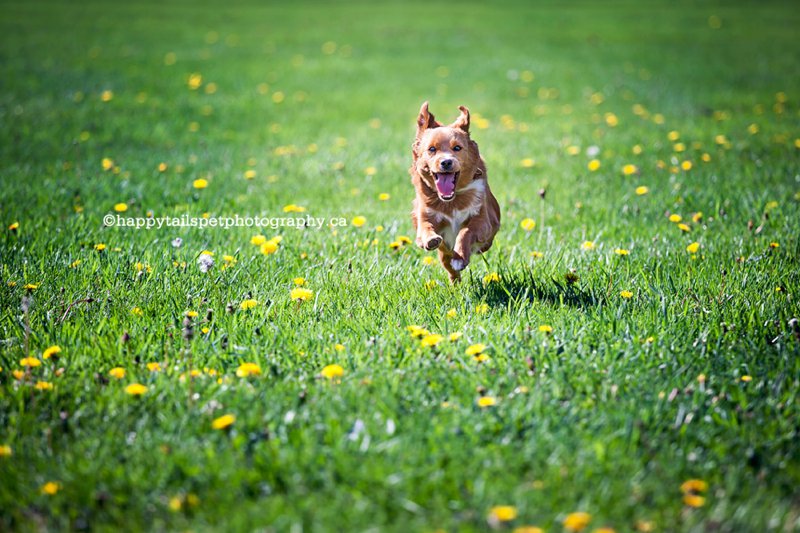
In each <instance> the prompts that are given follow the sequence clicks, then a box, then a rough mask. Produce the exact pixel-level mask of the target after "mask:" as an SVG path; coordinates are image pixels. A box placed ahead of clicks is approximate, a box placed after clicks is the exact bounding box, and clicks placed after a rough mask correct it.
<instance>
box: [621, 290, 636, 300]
mask: <svg viewBox="0 0 800 533" xmlns="http://www.w3.org/2000/svg"><path fill="white" fill-rule="evenodd" d="M619 295H620V296H622V297H623V298H625V299H626V300H630V299H631V298H633V293H632V292H631V291H620V293H619Z"/></svg>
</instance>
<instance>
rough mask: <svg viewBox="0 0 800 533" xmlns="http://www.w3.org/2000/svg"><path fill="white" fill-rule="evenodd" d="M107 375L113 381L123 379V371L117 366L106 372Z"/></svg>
mask: <svg viewBox="0 0 800 533" xmlns="http://www.w3.org/2000/svg"><path fill="white" fill-rule="evenodd" d="M108 375H109V376H111V377H112V378H115V379H122V378H124V377H125V369H124V368H122V367H119V366H116V367H114V368H112V369H111V370H109V371H108Z"/></svg>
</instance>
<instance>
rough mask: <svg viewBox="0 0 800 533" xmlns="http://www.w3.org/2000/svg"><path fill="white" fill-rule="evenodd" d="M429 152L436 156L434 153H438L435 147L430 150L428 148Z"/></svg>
mask: <svg viewBox="0 0 800 533" xmlns="http://www.w3.org/2000/svg"><path fill="white" fill-rule="evenodd" d="M428 151H429V152H430V153H432V154H434V153H436V147H435V146H431V147H430V148H428Z"/></svg>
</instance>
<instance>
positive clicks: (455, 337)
mask: <svg viewBox="0 0 800 533" xmlns="http://www.w3.org/2000/svg"><path fill="white" fill-rule="evenodd" d="M463 335H464V334H463V333H461V332H460V331H455V332H453V333H451V334H450V335H448V336H447V338H448V339H450V341H451V342H455V341H457V340H458V339H460V338H461V337H462V336H463Z"/></svg>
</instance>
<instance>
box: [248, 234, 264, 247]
mask: <svg viewBox="0 0 800 533" xmlns="http://www.w3.org/2000/svg"><path fill="white" fill-rule="evenodd" d="M265 242H267V238H266V237H264V236H263V235H253V236H252V237H250V244H253V245H255V246H261V245H262V244H264V243H265Z"/></svg>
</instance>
